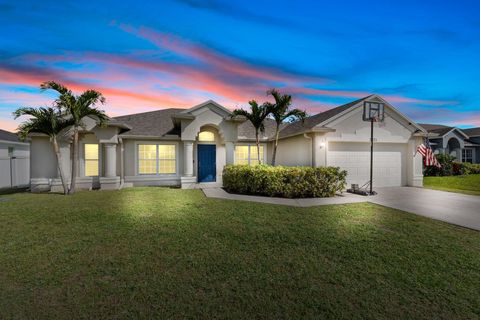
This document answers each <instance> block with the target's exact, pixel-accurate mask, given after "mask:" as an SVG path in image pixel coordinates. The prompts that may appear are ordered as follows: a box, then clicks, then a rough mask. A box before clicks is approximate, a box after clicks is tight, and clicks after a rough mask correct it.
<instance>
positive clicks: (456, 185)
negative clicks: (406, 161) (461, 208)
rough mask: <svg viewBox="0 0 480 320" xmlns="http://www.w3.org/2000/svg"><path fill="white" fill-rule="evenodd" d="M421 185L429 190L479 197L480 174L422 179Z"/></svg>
mask: <svg viewBox="0 0 480 320" xmlns="http://www.w3.org/2000/svg"><path fill="white" fill-rule="evenodd" d="M423 185H424V187H426V188H430V189H437V190H443V191H450V192H459V193H465V194H473V195H480V174H470V175H466V176H449V177H425V178H423Z"/></svg>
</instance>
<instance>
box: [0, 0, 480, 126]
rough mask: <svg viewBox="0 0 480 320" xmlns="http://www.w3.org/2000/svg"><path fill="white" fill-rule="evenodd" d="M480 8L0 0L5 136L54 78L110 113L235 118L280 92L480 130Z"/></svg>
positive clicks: (316, 107)
mask: <svg viewBox="0 0 480 320" xmlns="http://www.w3.org/2000/svg"><path fill="white" fill-rule="evenodd" d="M478 12H480V2H478V1H451V2H449V3H444V2H440V1H301V0H300V1H298V0H297V1H284V2H281V1H252V2H248V1H238V2H235V1H217V0H210V1H199V0H175V1H173V0H172V1H157V2H155V3H143V2H140V1H136V2H119V1H102V2H101V4H99V2H98V1H82V2H80V1H77V2H68V1H65V2H62V3H59V2H57V1H55V2H53V1H42V2H38V1H32V2H30V1H22V2H21V3H17V1H1V2H0V24H1V25H2V29H1V31H0V128H6V129H9V130H14V129H15V127H16V126H17V125H18V122H14V121H13V119H12V117H11V113H12V111H14V110H15V109H16V108H18V107H20V106H45V105H49V104H51V101H52V98H53V97H54V95H53V94H52V93H48V92H47V93H41V92H40V90H39V89H38V87H39V84H40V83H41V82H43V81H47V80H56V81H59V82H62V83H64V84H66V85H67V86H69V87H71V88H72V89H73V90H74V91H76V92H81V91H82V90H85V89H89V88H93V89H97V90H100V91H101V92H102V93H103V94H104V95H105V96H106V98H107V104H106V105H105V106H104V107H103V108H104V109H105V110H106V111H107V113H108V114H110V115H112V116H115V115H121V114H128V113H135V112H143V111H150V110H155V109H161V108H168V107H184V108H186V107H190V106H193V105H195V104H198V103H201V102H203V101H204V100H207V99H214V100H216V101H218V102H220V103H222V104H224V105H225V106H226V107H228V108H234V107H238V106H246V105H247V102H248V100H250V99H257V100H259V101H260V102H262V101H263V100H265V99H267V97H266V95H265V91H266V90H267V89H269V88H272V87H276V88H279V89H280V90H281V91H283V92H285V93H290V94H292V95H293V96H294V104H295V106H296V107H298V108H302V109H306V110H307V111H308V112H309V113H311V114H314V113H318V112H321V111H323V110H326V109H328V108H331V107H333V106H336V105H339V104H342V103H345V102H349V101H352V100H355V99H357V98H360V97H363V96H365V95H368V94H369V93H377V94H380V95H382V96H383V97H385V98H386V99H387V100H388V101H389V102H391V103H392V104H393V105H395V106H396V107H397V108H398V109H400V110H401V111H403V112H404V113H406V114H407V115H409V116H410V117H412V118H413V119H414V120H416V121H418V122H420V123H422V122H428V123H443V124H450V125H457V126H462V127H470V126H480V114H479V111H480V103H479V101H480V85H479V83H480V82H479V80H478V74H480V15H478Z"/></svg>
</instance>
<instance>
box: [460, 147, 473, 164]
mask: <svg viewBox="0 0 480 320" xmlns="http://www.w3.org/2000/svg"><path fill="white" fill-rule="evenodd" d="M462 153H463V162H470V163H473V149H463V152H462Z"/></svg>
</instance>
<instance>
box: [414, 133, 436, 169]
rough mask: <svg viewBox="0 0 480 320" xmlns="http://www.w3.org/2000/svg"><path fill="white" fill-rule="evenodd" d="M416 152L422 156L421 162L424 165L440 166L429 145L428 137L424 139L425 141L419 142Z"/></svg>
mask: <svg viewBox="0 0 480 320" xmlns="http://www.w3.org/2000/svg"><path fill="white" fill-rule="evenodd" d="M417 152H418V153H420V154H421V155H422V156H423V163H424V164H425V166H426V167H431V166H435V167H437V168H441V167H442V166H441V165H440V163H439V162H438V160H437V158H435V154H434V153H433V150H432V148H431V147H430V143H429V142H428V139H425V143H424V144H423V143H422V144H421V145H419V146H418V148H417Z"/></svg>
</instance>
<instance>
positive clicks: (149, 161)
mask: <svg viewBox="0 0 480 320" xmlns="http://www.w3.org/2000/svg"><path fill="white" fill-rule="evenodd" d="M176 163H177V162H176V146H175V145H173V144H139V145H138V173H139V174H174V173H176V172H177V168H176Z"/></svg>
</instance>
